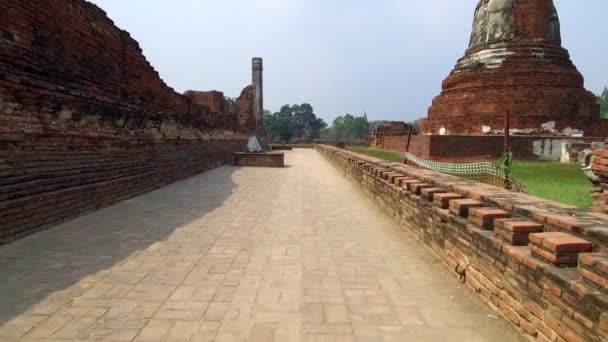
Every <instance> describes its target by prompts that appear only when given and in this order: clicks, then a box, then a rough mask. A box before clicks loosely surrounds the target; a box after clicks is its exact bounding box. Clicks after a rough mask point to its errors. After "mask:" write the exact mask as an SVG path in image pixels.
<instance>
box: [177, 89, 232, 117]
mask: <svg viewBox="0 0 608 342" xmlns="http://www.w3.org/2000/svg"><path fill="white" fill-rule="evenodd" d="M184 95H185V96H186V97H188V98H190V100H191V101H192V103H194V104H198V105H204V106H207V107H209V108H210V109H211V111H214V112H218V113H224V112H226V100H225V99H224V93H222V92H221V91H217V90H211V91H194V90H189V91H187V92H185V93H184Z"/></svg>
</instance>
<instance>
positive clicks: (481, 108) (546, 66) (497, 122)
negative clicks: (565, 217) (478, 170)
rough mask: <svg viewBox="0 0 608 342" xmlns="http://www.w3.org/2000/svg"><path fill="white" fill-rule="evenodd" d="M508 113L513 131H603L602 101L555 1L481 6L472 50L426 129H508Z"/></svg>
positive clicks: (485, 1) (486, 0)
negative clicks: (564, 33)
mask: <svg viewBox="0 0 608 342" xmlns="http://www.w3.org/2000/svg"><path fill="white" fill-rule="evenodd" d="M507 110H508V111H509V112H510V114H511V128H516V129H532V128H540V127H541V125H542V124H543V123H547V122H550V121H555V122H556V126H555V128H556V129H557V130H561V129H564V128H566V127H570V128H573V129H579V130H582V131H584V132H585V133H586V134H591V133H597V131H598V129H599V127H598V125H597V123H598V122H599V120H600V117H599V108H598V105H597V104H596V98H595V96H594V95H593V94H592V93H591V92H589V91H586V90H585V88H584V82H583V76H582V75H581V74H580V73H579V72H578V70H577V69H576V67H575V66H574V64H573V63H572V61H571V60H570V55H569V53H568V51H567V50H566V49H564V48H562V46H561V33H560V22H559V18H558V15H557V11H556V9H555V6H554V4H553V1H552V0H481V1H480V2H479V4H478V5H477V9H476V11H475V19H474V22H473V29H472V33H471V41H470V44H469V48H468V50H467V51H466V53H465V55H464V57H462V58H461V59H460V60H459V61H458V63H457V64H456V67H455V69H454V70H453V71H452V72H451V74H450V75H449V76H448V78H447V79H445V81H444V82H443V91H442V93H441V95H439V96H438V97H436V98H435V99H434V100H433V104H432V106H431V107H430V108H429V113H428V119H427V120H423V121H422V122H421V128H422V131H423V132H424V133H431V134H439V133H440V132H441V134H481V133H482V129H483V130H484V131H486V133H487V131H488V129H487V127H490V128H491V129H492V130H502V129H503V127H504V124H503V123H504V115H505V112H506V111H507ZM483 126H486V127H485V129H484V128H483ZM594 130H595V131H596V132H593V131H594Z"/></svg>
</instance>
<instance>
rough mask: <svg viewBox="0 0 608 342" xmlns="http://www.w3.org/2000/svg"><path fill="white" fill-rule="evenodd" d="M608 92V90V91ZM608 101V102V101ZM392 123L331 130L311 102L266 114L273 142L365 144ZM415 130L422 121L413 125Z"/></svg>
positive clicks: (346, 124) (350, 121)
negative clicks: (374, 131)
mask: <svg viewBox="0 0 608 342" xmlns="http://www.w3.org/2000/svg"><path fill="white" fill-rule="evenodd" d="M607 93H608V91H607ZM607 102H608V101H607ZM387 123H389V121H385V120H378V121H368V120H367V115H366V114H363V115H361V116H356V115H352V114H345V115H342V116H338V117H337V118H335V119H334V121H333V122H332V125H331V127H328V125H327V123H325V121H323V119H321V118H318V117H317V115H316V114H315V112H314V109H313V107H312V106H311V105H310V104H308V103H303V104H300V105H284V106H283V107H281V109H280V110H279V111H278V112H275V113H271V112H270V111H267V110H266V111H264V128H265V129H266V134H267V135H268V138H269V140H270V141H271V142H285V143H287V142H294V141H298V140H300V141H301V140H306V141H311V140H315V139H322V140H327V141H341V142H362V141H365V140H367V138H368V136H369V134H370V132H371V131H372V130H374V129H375V128H377V127H380V126H382V125H384V124H387ZM409 124H410V125H412V126H413V127H414V129H415V130H417V129H418V122H417V121H415V122H410V123H409Z"/></svg>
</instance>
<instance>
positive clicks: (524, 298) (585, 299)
mask: <svg viewBox="0 0 608 342" xmlns="http://www.w3.org/2000/svg"><path fill="white" fill-rule="evenodd" d="M317 151H319V152H320V153H321V154H322V155H324V156H325V157H326V158H328V159H329V160H330V161H331V162H332V163H333V164H334V165H335V166H336V167H337V168H338V169H339V170H341V171H342V172H343V173H345V174H346V175H347V176H349V177H350V178H352V179H354V181H356V182H357V183H359V184H360V185H361V187H362V189H363V191H364V192H365V193H367V194H368V195H369V196H370V197H371V198H372V199H373V200H374V201H375V202H376V203H377V204H378V205H379V206H380V207H381V208H382V209H383V210H385V211H386V212H387V213H388V214H390V215H392V216H393V217H394V218H395V219H396V220H397V221H398V222H399V223H400V225H401V226H402V227H403V229H404V230H406V231H408V232H410V233H412V234H413V235H415V236H416V238H417V239H418V240H419V241H420V242H421V243H423V244H424V245H425V246H426V247H427V248H428V249H429V250H430V251H431V252H432V253H433V254H434V255H436V256H437V257H438V258H439V259H441V260H442V261H443V263H444V264H445V265H446V267H447V268H448V269H449V270H450V271H451V272H454V273H455V275H457V276H458V277H460V279H461V281H463V282H464V283H466V284H467V286H468V287H469V288H470V289H472V290H473V291H475V292H476V293H477V294H478V295H479V296H480V297H481V299H482V300H483V301H484V302H486V303H487V304H488V305H489V306H490V307H492V308H493V309H495V310H496V311H497V312H499V313H500V315H501V316H502V317H503V318H505V319H506V320H507V321H509V322H510V323H512V324H513V325H514V326H515V327H516V328H517V329H518V330H519V331H520V332H521V333H522V334H523V335H525V336H526V337H527V338H528V339H529V340H532V341H568V342H575V341H580V342H582V341H606V340H608V215H603V214H596V213H588V212H585V211H582V210H579V209H576V208H574V207H571V206H566V205H562V204H559V203H555V202H551V201H547V200H543V199H539V198H535V197H531V196H528V195H524V194H516V193H511V192H508V191H506V190H504V189H500V188H496V187H492V186H489V185H485V184H480V183H475V182H471V181H467V180H463V179H460V178H457V177H454V176H450V175H445V174H441V173H437V172H434V171H430V170H421V169H416V168H413V167H410V166H406V165H401V164H395V163H387V162H385V161H382V160H380V159H377V158H372V157H368V156H364V155H360V154H357V153H353V152H349V151H345V150H340V149H336V148H334V147H331V146H325V145H317Z"/></svg>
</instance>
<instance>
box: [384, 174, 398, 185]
mask: <svg viewBox="0 0 608 342" xmlns="http://www.w3.org/2000/svg"><path fill="white" fill-rule="evenodd" d="M400 176H402V174H400V173H397V172H389V173H387V174H385V175H384V179H386V180H387V181H389V183H392V182H393V179H395V177H400Z"/></svg>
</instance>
